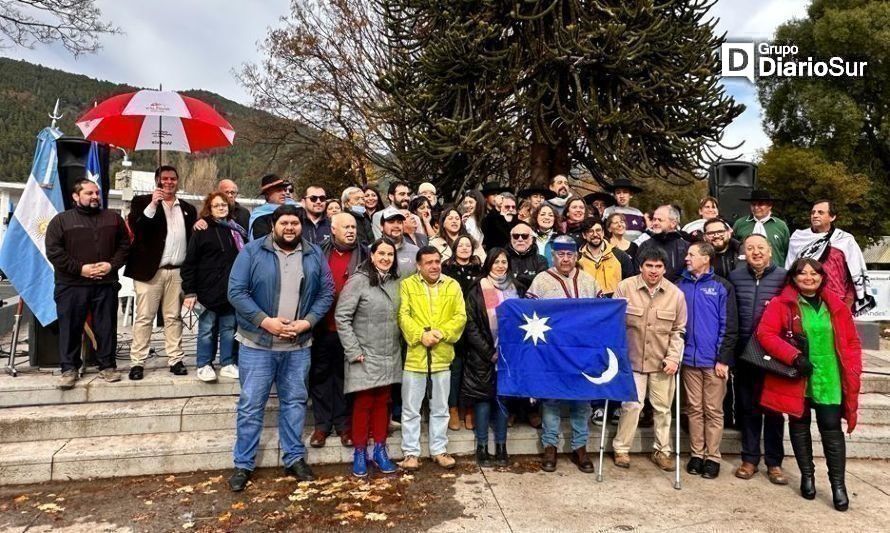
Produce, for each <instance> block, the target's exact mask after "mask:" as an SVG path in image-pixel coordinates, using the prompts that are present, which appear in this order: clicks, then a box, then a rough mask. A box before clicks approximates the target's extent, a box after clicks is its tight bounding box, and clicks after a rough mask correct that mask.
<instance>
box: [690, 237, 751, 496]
mask: <svg viewBox="0 0 890 533" xmlns="http://www.w3.org/2000/svg"><path fill="white" fill-rule="evenodd" d="M715 257H716V252H715V250H714V247H713V246H711V245H710V244H708V243H705V242H699V243H694V244H692V245H690V246H689V250H688V251H687V252H686V270H685V271H684V272H683V274H682V275H681V277H680V281H679V283H678V284H677V286H678V287H679V288H680V290H681V291H683V296H684V297H685V298H686V312H687V317H688V318H687V320H686V347H685V348H684V350H683V372H682V376H683V386H684V388H685V389H686V415H687V417H688V418H689V447H690V448H691V458H690V459H689V463H688V464H687V465H686V471H687V472H689V473H690V474H692V475H701V476H702V477H703V478H705V479H715V478H716V477H717V476H718V475H720V441H721V440H722V439H723V397H724V396H725V395H726V382H727V379H729V367H730V366H731V365H732V361H733V352H734V350H735V344H736V337H737V331H738V317H737V313H736V302H735V291H734V290H733V288H732V285H730V283H729V282H728V281H726V280H725V279H723V278H721V277H720V276H718V275H716V274H714V268H713V267H712V266H711V265H712V262H713V261H714V259H715Z"/></svg>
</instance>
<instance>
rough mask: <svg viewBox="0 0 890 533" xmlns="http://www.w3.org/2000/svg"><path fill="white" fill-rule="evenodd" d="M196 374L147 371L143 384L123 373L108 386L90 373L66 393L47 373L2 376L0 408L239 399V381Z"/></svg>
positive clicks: (165, 370) (56, 378)
mask: <svg viewBox="0 0 890 533" xmlns="http://www.w3.org/2000/svg"><path fill="white" fill-rule="evenodd" d="M194 373H195V371H194V368H189V375H187V376H174V375H173V374H171V373H170V372H169V371H167V369H166V368H152V369H149V368H146V370H145V378H144V379H142V380H141V381H130V380H129V379H127V375H126V371H124V372H123V373H122V377H123V379H122V380H121V381H119V382H117V383H106V382H105V381H103V380H102V379H100V378H99V376H98V374H96V373H88V374H87V375H85V376H84V377H83V378H82V379H79V380H78V381H77V384H76V385H75V386H74V388H73V389H71V390H67V391H63V390H59V389H58V388H56V384H57V382H58V376H56V375H51V374H50V373H48V372H29V373H21V374H19V376H18V377H15V378H12V377H8V376H3V375H0V407H19V406H28V405H71V404H75V403H87V402H114V401H139V400H153V399H158V398H193V397H200V396H237V395H238V393H239V392H240V390H241V389H240V385H239V383H238V380H237V379H229V378H219V380H218V381H216V382H214V383H204V382H201V381H198V380H197V379H195V375H194Z"/></svg>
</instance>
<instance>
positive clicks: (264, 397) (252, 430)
mask: <svg viewBox="0 0 890 533" xmlns="http://www.w3.org/2000/svg"><path fill="white" fill-rule="evenodd" d="M239 356H240V360H239V363H240V365H239V366H238V373H239V376H240V381H241V395H240V396H239V397H238V416H237V421H236V427H235V450H234V452H233V454H234V456H235V467H236V468H244V469H246V470H253V469H254V467H255V466H256V452H257V448H258V447H259V445H260V434H261V433H262V431H263V415H264V414H265V409H266V402H267V401H268V400H269V392H270V391H271V390H272V384H273V383H274V384H275V387H276V388H277V389H278V404H279V411H278V440H279V443H280V445H281V451H282V455H281V458H282V461H283V462H284V465H285V466H291V465H293V464H294V463H295V462H296V461H297V460H298V459H301V458H303V457H305V456H306V447H305V446H304V445H303V440H302V436H303V423H304V422H305V421H306V402H307V401H308V399H309V392H308V389H307V387H306V382H307V380H308V378H309V362H310V360H311V356H310V354H309V348H301V349H299V350H291V351H287V352H274V351H271V350H257V349H255V348H249V347H247V346H243V345H242V346H241V351H240V354H239Z"/></svg>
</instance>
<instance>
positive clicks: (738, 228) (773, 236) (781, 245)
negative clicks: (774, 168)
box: [732, 189, 791, 267]
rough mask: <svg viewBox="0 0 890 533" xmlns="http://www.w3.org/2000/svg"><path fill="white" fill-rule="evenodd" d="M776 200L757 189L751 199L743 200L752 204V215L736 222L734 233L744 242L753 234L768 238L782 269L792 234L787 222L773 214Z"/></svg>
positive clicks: (775, 261) (764, 191) (775, 259)
mask: <svg viewBox="0 0 890 533" xmlns="http://www.w3.org/2000/svg"><path fill="white" fill-rule="evenodd" d="M776 200H777V199H776V198H773V196H772V195H771V194H770V193H769V191H766V190H764V189H755V190H754V191H753V192H752V193H751V197H750V198H742V201H745V202H750V204H751V215H750V216H748V217H745V218H740V219H738V220H736V221H735V224H734V225H733V226H732V232H733V234H734V235H735V237H736V238H737V239H738V240H739V241H744V240H745V237H747V236H748V235H751V234H752V233H757V234H758V235H763V236H764V237H766V240H767V241H768V242H769V246H770V248H772V251H773V263H774V264H775V265H777V266H780V267H781V266H784V265H785V257H786V256H787V255H788V241H789V240H790V239H791V232H790V231H789V230H788V225H787V224H785V221H783V220H782V219H781V218H778V217H774V216H773V214H772V213H773V203H775V201H776Z"/></svg>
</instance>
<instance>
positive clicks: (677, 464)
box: [674, 365, 682, 490]
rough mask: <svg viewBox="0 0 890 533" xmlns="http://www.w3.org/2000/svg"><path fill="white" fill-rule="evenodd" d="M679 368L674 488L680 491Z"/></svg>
mask: <svg viewBox="0 0 890 533" xmlns="http://www.w3.org/2000/svg"><path fill="white" fill-rule="evenodd" d="M681 366H682V365H678V366H677V373H676V376H675V377H676V391H675V393H674V394H675V399H676V402H677V439H676V442H675V444H676V445H677V451H676V460H675V461H676V462H675V464H674V488H675V489H677V490H680V367H681Z"/></svg>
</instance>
